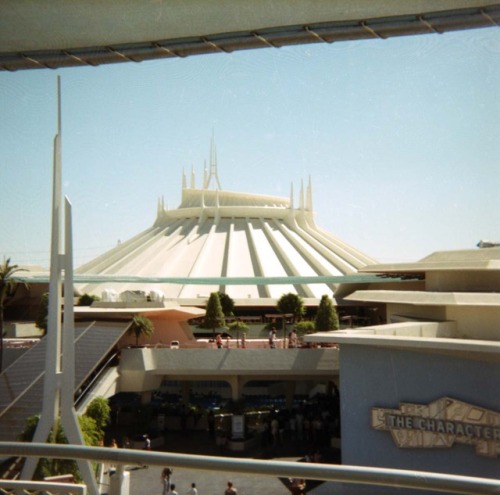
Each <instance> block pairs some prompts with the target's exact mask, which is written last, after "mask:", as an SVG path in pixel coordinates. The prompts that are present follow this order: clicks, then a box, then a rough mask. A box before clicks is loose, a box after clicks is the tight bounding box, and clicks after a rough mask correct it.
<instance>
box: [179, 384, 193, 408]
mask: <svg viewBox="0 0 500 495" xmlns="http://www.w3.org/2000/svg"><path fill="white" fill-rule="evenodd" d="M181 383H182V385H181V387H182V389H181V390H182V402H183V404H186V405H187V404H189V397H190V395H191V382H190V381H188V380H186V381H183V382H181Z"/></svg>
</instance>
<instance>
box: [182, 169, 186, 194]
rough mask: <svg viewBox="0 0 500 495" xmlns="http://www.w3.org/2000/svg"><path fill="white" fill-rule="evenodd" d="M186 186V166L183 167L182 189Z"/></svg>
mask: <svg viewBox="0 0 500 495" xmlns="http://www.w3.org/2000/svg"><path fill="white" fill-rule="evenodd" d="M186 186H187V182H186V171H185V170H184V167H182V189H186Z"/></svg>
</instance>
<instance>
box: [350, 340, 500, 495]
mask: <svg viewBox="0 0 500 495" xmlns="http://www.w3.org/2000/svg"><path fill="white" fill-rule="evenodd" d="M498 383H500V364H499V363H492V362H489V363H487V362H481V361H475V360H469V359H459V358H457V357H454V356H452V355H444V354H428V353H424V352H414V351H407V350H394V349H393V350H389V349H386V348H383V347H371V346H370V347H369V346H363V345H351V344H341V349H340V391H341V400H342V403H341V414H342V463H343V464H355V465H365V466H378V467H390V468H400V469H416V470H423V471H434V472H447V473H454V474H461V475H469V476H480V477H491V478H497V477H498V474H499V462H500V461H499V459H498V458H489V457H482V456H479V455H477V454H476V452H475V448H474V446H473V445H460V444H455V445H453V446H452V447H451V448H441V449H437V448H436V449H430V448H427V449H414V448H405V449H403V448H398V447H397V446H396V445H395V443H394V442H393V440H392V437H391V434H390V432H388V431H377V430H375V429H373V428H372V427H371V416H370V412H371V408H372V407H382V408H388V409H389V408H393V409H397V408H398V407H399V403H400V402H410V403H416V404H424V405H426V404H428V403H430V402H432V401H435V400H437V399H440V398H442V397H452V398H454V399H457V400H461V401H464V402H467V403H470V404H473V405H476V406H479V407H484V408H487V409H491V410H493V411H497V412H498V413H500V394H498ZM346 493H351V492H349V490H347V492H346ZM353 493H354V491H353ZM355 493H356V494H360V493H363V494H364V493H370V494H373V493H392V492H391V491H390V490H387V489H383V490H381V491H379V492H377V491H376V490H375V489H373V488H370V489H369V490H368V489H367V491H363V489H362V488H358V487H357V488H356V490H355ZM397 493H398V494H400V493H402V490H397ZM408 493H416V492H414V491H408Z"/></svg>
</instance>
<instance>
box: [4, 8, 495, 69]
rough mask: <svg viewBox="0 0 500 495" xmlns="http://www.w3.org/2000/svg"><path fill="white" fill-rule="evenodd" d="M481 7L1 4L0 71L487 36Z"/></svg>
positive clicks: (486, 15) (486, 14)
mask: <svg viewBox="0 0 500 495" xmlns="http://www.w3.org/2000/svg"><path fill="white" fill-rule="evenodd" d="M499 22H500V4H499V3H498V2H497V1H492V0H490V1H488V0H419V1H417V0H412V1H408V0H406V1H404V2H402V1H401V0H378V1H377V0H272V1H269V0H163V1H160V0H71V1H67V0H44V1H40V0H3V1H2V2H1V16H0V69H3V70H17V69H30V68H47V67H49V68H57V67H67V66H78V65H99V64H104V63H113V62H124V61H135V62H140V61H142V60H149V59H154V58H168V57H177V56H179V57H184V56H188V55H194V54H203V53H215V52H231V51H234V50H240V49H246V48H264V47H280V46H284V45H290V44H298V43H317V42H334V41H342V40H352V39H363V38H377V37H379V38H386V37H390V36H399V35H405V34H425V33H432V32H438V33H440V32H446V31H450V30H457V29H468V28H475V27H487V26H492V25H498V24H499Z"/></svg>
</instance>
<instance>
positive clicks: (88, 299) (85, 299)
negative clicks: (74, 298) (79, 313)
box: [78, 294, 99, 306]
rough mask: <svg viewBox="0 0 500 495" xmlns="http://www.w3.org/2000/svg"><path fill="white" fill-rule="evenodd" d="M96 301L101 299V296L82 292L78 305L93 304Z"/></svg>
mask: <svg viewBox="0 0 500 495" xmlns="http://www.w3.org/2000/svg"><path fill="white" fill-rule="evenodd" d="M94 301H99V297H98V296H94V295H90V294H82V295H81V296H80V297H79V298H78V306H92V303H93V302H94Z"/></svg>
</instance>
